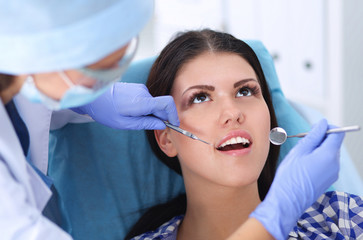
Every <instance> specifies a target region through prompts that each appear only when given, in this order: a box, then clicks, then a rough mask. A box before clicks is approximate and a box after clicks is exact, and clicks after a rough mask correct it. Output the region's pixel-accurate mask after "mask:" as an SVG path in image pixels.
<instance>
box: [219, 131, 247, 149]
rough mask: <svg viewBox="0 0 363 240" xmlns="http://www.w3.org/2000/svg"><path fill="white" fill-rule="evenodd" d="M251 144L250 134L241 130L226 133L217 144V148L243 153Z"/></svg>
mask: <svg viewBox="0 0 363 240" xmlns="http://www.w3.org/2000/svg"><path fill="white" fill-rule="evenodd" d="M251 145H252V140H251V136H250V135H249V134H248V133H247V132H246V131H243V130H237V131H232V132H230V133H228V134H227V135H226V136H225V137H223V139H222V140H221V141H220V142H219V144H218V145H217V146H218V147H217V150H219V151H221V152H225V153H234V154H239V153H245V152H246V150H248V151H249V149H250V147H251Z"/></svg>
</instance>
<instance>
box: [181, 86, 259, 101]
mask: <svg viewBox="0 0 363 240" xmlns="http://www.w3.org/2000/svg"><path fill="white" fill-rule="evenodd" d="M241 90H243V91H246V90H247V91H249V93H250V95H248V96H247V97H249V96H255V95H257V94H259V93H260V88H259V87H257V86H253V87H250V86H243V87H241V88H239V89H238V91H237V93H236V95H237V94H238V93H239V92H240V91H241ZM198 97H206V98H210V95H209V93H208V92H206V91H199V92H195V93H193V94H192V95H191V96H190V98H189V100H188V105H192V104H194V101H195V99H196V98H198Z"/></svg>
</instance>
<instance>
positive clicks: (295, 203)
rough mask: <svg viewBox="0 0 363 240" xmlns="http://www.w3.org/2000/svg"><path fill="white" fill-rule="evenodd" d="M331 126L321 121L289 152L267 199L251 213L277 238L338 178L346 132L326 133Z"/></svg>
mask: <svg viewBox="0 0 363 240" xmlns="http://www.w3.org/2000/svg"><path fill="white" fill-rule="evenodd" d="M328 128H329V127H328V124H327V122H326V120H322V121H320V122H319V123H318V124H317V125H315V127H314V128H313V129H312V130H311V131H310V133H309V134H308V135H307V136H306V137H304V138H303V139H302V140H300V141H299V143H298V144H297V145H296V146H295V147H294V148H293V149H292V150H291V151H290V152H289V154H288V155H287V156H286V157H285V159H284V160H283V161H282V162H281V164H280V166H279V167H278V169H277V172H276V175H275V178H274V181H273V183H272V185H271V188H270V190H269V192H268V193H267V195H266V197H265V199H264V200H263V201H262V203H261V204H260V205H259V206H258V207H257V208H256V209H255V211H254V212H252V214H251V215H250V217H253V218H256V219H257V220H259V221H260V222H261V223H262V224H263V225H264V227H265V228H266V229H267V230H268V231H269V232H270V234H272V235H273V236H274V237H275V238H276V239H286V238H287V236H288V234H289V232H290V231H291V230H292V229H293V227H294V226H295V225H296V222H297V220H298V219H299V217H300V216H301V215H302V214H303V212H304V211H305V210H306V209H307V208H308V207H310V206H311V205H312V204H313V203H314V202H315V201H316V200H317V199H318V198H319V196H320V195H321V194H323V193H324V192H325V191H326V190H327V189H328V188H329V187H330V186H331V185H332V184H333V183H334V182H335V181H336V180H337V179H338V173H339V166H340V165H339V149H340V146H341V144H342V142H343V138H344V133H337V134H335V133H334V134H325V132H326V131H327V130H328Z"/></svg>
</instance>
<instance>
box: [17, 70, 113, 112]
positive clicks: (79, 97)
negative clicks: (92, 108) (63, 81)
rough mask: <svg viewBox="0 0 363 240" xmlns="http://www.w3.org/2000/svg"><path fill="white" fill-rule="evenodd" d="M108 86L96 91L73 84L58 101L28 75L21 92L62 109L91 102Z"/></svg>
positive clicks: (52, 106)
mask: <svg viewBox="0 0 363 240" xmlns="http://www.w3.org/2000/svg"><path fill="white" fill-rule="evenodd" d="M108 87H109V85H107V86H104V87H103V88H100V89H98V90H96V91H95V90H93V89H89V88H86V87H84V86H81V85H73V86H71V87H70V88H69V89H68V90H67V91H66V92H65V93H64V95H63V97H62V98H61V99H60V100H59V101H58V100H55V99H53V98H51V97H48V96H47V95H45V94H44V93H42V92H41V91H39V90H38V88H37V87H36V85H35V83H34V78H33V77H32V76H28V77H27V79H26V80H25V82H24V84H23V86H22V88H21V90H20V94H22V95H23V96H25V97H26V98H28V99H29V100H30V101H31V102H35V103H42V104H44V105H45V106H46V107H47V108H49V109H51V110H60V109H67V108H71V107H78V106H82V105H85V104H87V103H90V102H92V101H94V100H95V99H96V98H98V97H99V96H100V95H101V94H102V93H104V92H105V91H106V90H107V88H108Z"/></svg>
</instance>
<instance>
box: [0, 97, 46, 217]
mask: <svg viewBox="0 0 363 240" xmlns="http://www.w3.org/2000/svg"><path fill="white" fill-rule="evenodd" d="M0 119H1V124H0V161H4V163H5V164H6V165H7V166H8V170H9V171H10V172H11V175H12V176H13V177H14V180H15V181H17V182H18V183H20V184H21V185H22V186H24V190H25V191H26V196H27V201H28V202H29V203H30V204H31V205H33V206H35V207H36V208H37V209H39V210H40V211H42V210H43V208H44V207H45V205H46V203H47V202H48V200H49V198H50V196H51V191H50V189H49V188H48V187H47V185H46V184H45V183H44V182H43V180H42V179H41V178H40V177H39V175H38V174H37V173H36V172H35V171H34V169H33V168H32V167H31V166H30V165H29V163H28V162H27V161H26V159H25V156H24V154H23V151H22V148H21V145H20V142H19V139H18V137H17V136H16V133H15V130H14V127H13V125H12V123H11V121H10V119H9V117H8V114H7V112H6V110H5V107H4V104H3V103H2V101H1V99H0Z"/></svg>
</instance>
